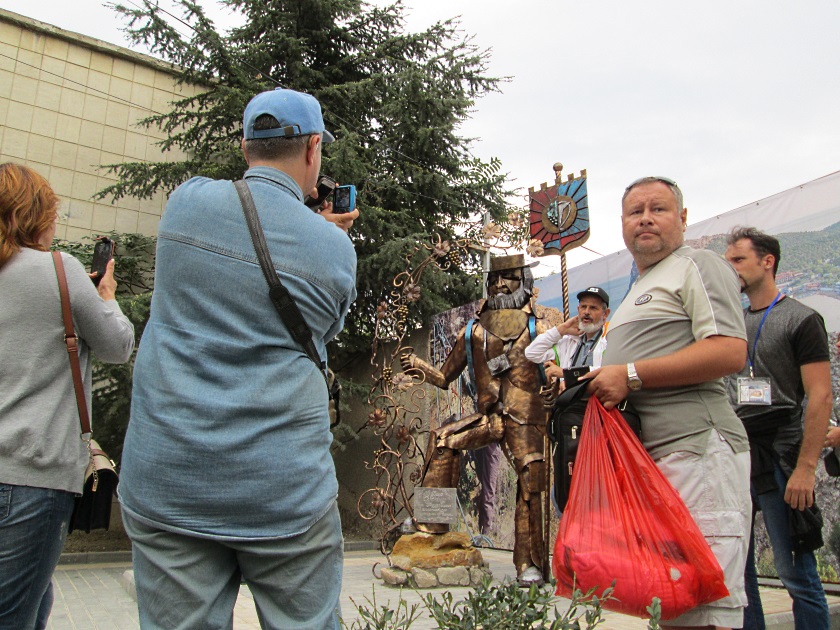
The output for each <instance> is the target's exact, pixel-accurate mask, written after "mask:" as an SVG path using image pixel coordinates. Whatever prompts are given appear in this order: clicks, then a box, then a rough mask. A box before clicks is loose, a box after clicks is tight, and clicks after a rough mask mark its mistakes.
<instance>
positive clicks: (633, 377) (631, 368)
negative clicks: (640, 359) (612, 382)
mask: <svg viewBox="0 0 840 630" xmlns="http://www.w3.org/2000/svg"><path fill="white" fill-rule="evenodd" d="M627 387H629V388H630V391H633V392H637V391H639V390H640V389H642V379H640V378H639V375H638V374H636V366H635V365H634V364H633V363H628V364H627Z"/></svg>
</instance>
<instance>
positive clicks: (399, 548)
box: [382, 532, 491, 588]
mask: <svg viewBox="0 0 840 630" xmlns="http://www.w3.org/2000/svg"><path fill="white" fill-rule="evenodd" d="M390 561H391V566H390V567H385V568H383V569H382V579H383V581H384V582H385V584H388V585H391V586H409V587H412V588H437V587H453V586H477V585H478V584H480V583H481V580H482V579H483V578H484V577H491V573H490V569H489V568H488V565H487V563H486V562H484V558H483V557H482V556H481V552H480V551H479V550H478V549H476V548H475V547H473V545H472V543H471V542H470V538H469V536H467V535H466V534H464V533H461V532H447V533H445V534H426V533H423V532H417V533H416V534H408V535H404V536H401V537H400V539H399V540H398V541H397V542H396V544H395V545H394V550H393V551H392V552H391V556H390Z"/></svg>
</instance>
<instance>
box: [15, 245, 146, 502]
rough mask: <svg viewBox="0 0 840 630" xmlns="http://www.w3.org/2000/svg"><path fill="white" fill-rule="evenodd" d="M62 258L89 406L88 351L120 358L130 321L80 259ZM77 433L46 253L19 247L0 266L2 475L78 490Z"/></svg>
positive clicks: (80, 458)
mask: <svg viewBox="0 0 840 630" xmlns="http://www.w3.org/2000/svg"><path fill="white" fill-rule="evenodd" d="M62 258H63V260H64V267H65V271H66V275H67V285H68V291H69V293H70V304H71V306H72V311H73V323H74V325H75V328H76V335H77V336H78V337H79V360H80V363H81V368H82V374H83V376H84V384H85V394H86V397H87V402H88V409H90V408H91V407H90V402H91V362H90V353H91V352H93V354H94V355H96V357H97V358H99V359H100V360H102V361H105V362H107V363H124V362H125V361H127V360H128V359H129V357H130V356H131V353H132V351H133V350H134V326H133V325H132V324H131V322H130V321H129V320H128V319H127V318H126V317H125V315H123V313H122V311H121V310H120V307H119V305H118V304H117V302H116V300H108V301H105V300H103V299H102V298H101V297H99V293H98V292H97V290H96V287H94V285H93V283H92V282H91V281H90V278H89V277H88V275H87V273H86V272H85V270H84V268H83V267H82V265H81V263H80V262H79V261H78V260H76V259H75V258H73V257H72V256H70V255H69V254H62ZM93 421H94V419H92V420H91V422H93ZM80 434H81V428H80V424H79V412H78V408H77V406H76V396H75V392H74V389H73V378H72V375H71V373H70V361H69V359H68V356H67V348H66V346H65V344H64V324H63V322H62V318H61V299H60V297H59V292H58V280H57V277H56V273H55V267H54V265H53V261H52V257H51V255H50V254H49V252H39V251H36V250H33V249H26V248H24V249H22V250H21V251H20V252H19V253H17V254H15V255H14V256H13V257H12V258H11V259H10V260H9V261H8V262H7V263H6V264H5V265H4V266H3V267H2V268H0V482H2V483H8V484H12V485H22V486H32V487H38V488H52V489H58V490H66V491H68V492H81V490H82V482H83V476H84V470H85V467H86V466H87V462H88V455H87V450H86V447H85V444H84V442H82V440H81V437H80Z"/></svg>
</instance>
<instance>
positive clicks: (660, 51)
mask: <svg viewBox="0 0 840 630" xmlns="http://www.w3.org/2000/svg"><path fill="white" fill-rule="evenodd" d="M159 1H160V4H161V6H164V7H171V6H172V5H171V0H159ZM376 4H385V2H384V0H376ZM205 5H206V6H210V3H209V2H206V1H205ZM404 5H405V6H406V8H407V11H406V14H407V22H406V26H407V28H408V29H409V30H412V31H416V30H421V29H422V28H424V27H426V26H428V25H430V24H432V23H433V22H435V21H437V20H444V19H449V18H456V17H457V18H459V20H460V24H461V28H462V29H463V32H464V34H465V35H471V36H474V40H473V41H474V43H475V44H476V45H477V46H478V47H480V48H482V49H491V51H492V52H491V57H490V60H489V68H488V72H489V74H491V75H494V76H498V77H508V80H507V81H505V82H504V83H503V84H502V85H501V92H500V93H494V94H490V95H488V96H486V97H484V98H482V99H481V100H479V101H478V102H477V103H476V107H475V112H474V115H473V117H472V119H471V120H469V121H467V122H466V123H465V124H464V125H463V127H462V133H463V135H465V136H467V137H471V138H476V141H475V144H474V152H475V154H476V155H478V156H479V157H482V158H485V159H489V158H490V157H498V158H499V159H500V160H501V162H502V167H503V170H504V171H505V172H506V173H508V174H509V176H510V178H511V179H512V180H513V181H512V186H516V187H520V188H521V190H520V193H521V196H520V197H518V198H517V199H516V200H515V201H516V203H517V204H518V205H520V206H522V207H525V205H526V204H527V201H526V196H527V189H528V187H537V188H538V187H539V185H540V184H541V183H543V182H547V183H549V184H551V183H553V178H554V172H553V170H552V165H553V164H554V163H555V162H561V163H562V164H563V165H564V179H565V175H566V174H568V173H570V172H574V173H579V172H580V170H581V169H586V170H587V175H588V189H589V212H590V222H591V234H590V237H589V240H588V242H587V243H586V245H585V247H587V248H589V249H590V250H592V251H587V250H584V249H583V248H578V249H575V250H573V251H571V252H569V254H568V264H569V266H570V267H573V266H575V265H578V264H581V263H583V262H586V261H588V260H592V259H593V258H595V257H597V255H598V254H602V255H603V254H610V253H612V252H615V251H618V250H620V249H622V248H623V247H624V244H623V241H622V238H621V219H620V217H621V195H622V193H623V191H624V187H625V186H626V185H627V184H628V183H629V182H631V181H633V180H634V179H637V178H638V177H642V176H646V175H663V176H666V177H669V178H672V179H674V180H676V181H677V182H678V184H679V185H680V188H681V189H682V190H683V194H684V196H685V204H686V207H687V208H688V221H689V223H690V224H691V223H695V222H698V221H701V220H703V219H707V218H710V217H713V216H715V215H718V214H722V213H724V212H727V211H728V210H732V209H734V208H738V207H741V206H743V205H746V204H748V203H750V202H754V201H758V200H760V199H763V198H765V197H768V196H770V195H773V194H775V193H778V192H781V191H783V190H787V189H789V188H793V187H795V186H798V185H801V184H804V183H807V182H809V181H811V180H814V179H817V178H819V177H822V176H824V175H828V174H829V173H833V172H835V171H837V170H840V37H838V35H837V34H838V32H840V3H838V2H837V1H836V0H802V1H801V2H798V3H793V2H789V1H786V2H782V1H781V0H761V1H758V0H740V1H739V2H732V1H731V0H725V1H724V0H707V1H705V2H676V1H674V0H637V1H636V2H626V1H621V0H600V1H597V2H595V1H589V2H587V1H577V2H570V1H568V0H517V1H516V2H509V1H507V2H500V1H498V0H407V1H406V2H404ZM0 6H2V8H4V9H7V10H10V11H14V12H16V13H21V14H23V15H26V16H29V17H32V18H35V19H39V20H41V21H44V22H48V23H50V24H54V25H56V26H59V27H61V28H64V29H67V30H71V31H76V32H79V33H83V34H85V35H89V36H92V37H96V38H99V39H103V40H105V41H108V42H111V43H115V44H119V45H126V42H125V40H124V39H123V37H122V34H121V33H120V31H119V28H120V26H121V23H120V22H119V21H118V19H117V16H116V14H115V13H114V12H113V11H112V10H111V9H109V8H107V7H106V6H105V5H103V4H101V3H100V2H99V1H98V0H74V2H73V3H72V10H68V9H67V7H68V5H67V2H66V0H60V1H59V0H38V1H37V2H32V0H0ZM226 11H227V10H226V9H224V10H221V11H220V12H219V13H217V15H218V16H219V18H218V23H219V24H225V23H226V22H228V23H229V20H231V18H230V16H229V15H227V14H226ZM759 227H760V226H759ZM593 252H594V253H593ZM547 258H550V259H551V260H547V259H544V263H545V264H543V265H541V267H542V268H543V269H542V270H541V271H540V273H539V275H544V273H546V272H547V271H550V270H553V269H556V268H559V267H558V265H557V264H556V263H557V261H558V257H556V256H552V257H547ZM538 269H539V268H538ZM535 271H536V270H535Z"/></svg>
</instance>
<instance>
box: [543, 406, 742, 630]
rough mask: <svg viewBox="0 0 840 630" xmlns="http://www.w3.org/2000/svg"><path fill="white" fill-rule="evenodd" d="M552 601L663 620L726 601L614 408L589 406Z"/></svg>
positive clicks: (674, 498) (698, 539) (701, 545)
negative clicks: (607, 596) (654, 613)
mask: <svg viewBox="0 0 840 630" xmlns="http://www.w3.org/2000/svg"><path fill="white" fill-rule="evenodd" d="M552 568H553V570H554V576H555V577H556V578H557V595H562V596H564V597H570V596H571V594H572V590H573V589H574V588H578V589H580V590H582V591H583V592H586V591H587V590H589V589H590V588H593V587H595V588H596V592H597V593H601V592H602V591H603V590H604V589H606V588H607V587H609V586H610V584H611V583H612V582H613V580H615V591H614V592H613V597H615V599H613V600H608V601H604V602H603V605H604V608H606V609H608V610H613V611H616V612H620V613H624V614H627V615H633V616H635V617H649V616H650V615H648V613H647V611H646V608H647V606H649V605H650V603H651V601H652V600H653V598H654V597H658V598H659V599H660V600H661V602H662V619H673V618H675V617H678V616H679V615H681V614H683V613H685V612H686V611H688V610H691V609H692V608H694V607H695V606H699V605H700V604H706V603H709V602H713V601H715V600H718V599H720V598H721V597H726V596H727V595H729V591H728V590H727V588H726V586H725V585H724V582H723V571H722V570H721V568H720V565H719V564H718V561H717V559H716V558H715V556H714V554H713V553H712V550H711V549H710V548H709V545H708V543H707V542H706V540H705V538H703V534H702V533H701V532H700V530H699V529H698V527H697V525H696V523H695V522H694V519H692V518H691V514H690V513H689V511H688V508H686V507H685V504H684V503H683V502H682V499H680V496H679V494H677V491H676V490H674V488H673V486H671V484H670V483H669V482H668V480H667V479H666V478H665V477H664V475H663V474H662V473H661V472H660V471H659V469H658V468H657V467H656V464H655V463H654V462H653V460H652V459H651V458H650V455H648V453H647V451H645V449H644V447H643V446H642V445H641V443H640V442H639V440H638V438H636V436H635V435H633V433H632V432H631V430H630V428H629V427H628V426H627V424H626V423H625V422H624V420H622V418H621V415H620V414H619V413H618V411H616V410H615V409H611V410H610V411H607V410H606V409H604V407H603V405H601V403H600V401H598V400H597V399H596V398H595V397H594V396H592V397H591V398H590V400H589V404H588V406H587V408H586V415H585V416H584V421H583V430H582V435H581V439H580V445H579V448H578V454H577V463H576V465H575V472H574V476H573V477H572V487H571V491H570V493H569V501H568V503H567V504H566V510H565V512H564V513H563V518H562V519H561V521H560V531H559V533H558V535H557V541H556V543H555V545H554V557H553V559H552Z"/></svg>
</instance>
